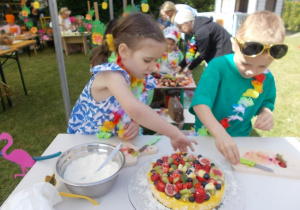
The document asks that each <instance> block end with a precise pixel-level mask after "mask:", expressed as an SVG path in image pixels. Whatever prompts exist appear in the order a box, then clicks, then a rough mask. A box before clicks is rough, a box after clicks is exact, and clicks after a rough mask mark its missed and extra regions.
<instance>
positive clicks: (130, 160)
mask: <svg viewBox="0 0 300 210" xmlns="http://www.w3.org/2000/svg"><path fill="white" fill-rule="evenodd" d="M106 143H108V144H111V145H114V146H117V145H118V144H119V143H120V142H111V141H108V142H106ZM130 148H132V149H134V151H137V152H138V151H139V149H140V147H136V146H134V145H133V144H132V143H130V142H124V141H123V147H122V148H121V150H122V152H123V153H124V155H125V158H126V162H125V167H126V166H133V165H136V164H137V161H138V158H139V157H141V156H143V155H152V154H156V153H157V152H158V148H157V146H155V145H150V146H148V147H147V148H146V149H145V150H144V151H143V152H138V154H137V155H136V156H135V155H133V153H129V152H128V150H129V149H130Z"/></svg>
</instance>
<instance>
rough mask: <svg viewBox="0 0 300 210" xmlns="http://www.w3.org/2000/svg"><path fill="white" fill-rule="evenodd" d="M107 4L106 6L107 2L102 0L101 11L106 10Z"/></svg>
mask: <svg viewBox="0 0 300 210" xmlns="http://www.w3.org/2000/svg"><path fill="white" fill-rule="evenodd" d="M107 7H108V4H107V0H104V2H102V9H107Z"/></svg>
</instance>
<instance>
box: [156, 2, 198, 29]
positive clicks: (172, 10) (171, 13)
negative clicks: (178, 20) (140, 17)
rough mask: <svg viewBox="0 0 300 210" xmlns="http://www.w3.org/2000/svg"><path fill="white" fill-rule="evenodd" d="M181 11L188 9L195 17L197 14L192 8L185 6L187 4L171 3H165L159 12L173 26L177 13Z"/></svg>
mask: <svg viewBox="0 0 300 210" xmlns="http://www.w3.org/2000/svg"><path fill="white" fill-rule="evenodd" d="M182 9H188V10H190V11H191V12H192V13H193V14H194V16H197V14H198V12H197V10H196V9H194V8H193V7H191V6H189V5H187V4H176V5H175V4H174V3H173V2H171V1H165V3H164V4H163V5H162V6H161V12H162V13H164V14H166V15H167V18H168V20H169V21H171V23H172V25H171V26H175V24H174V19H175V16H176V14H177V12H178V11H180V10H182Z"/></svg>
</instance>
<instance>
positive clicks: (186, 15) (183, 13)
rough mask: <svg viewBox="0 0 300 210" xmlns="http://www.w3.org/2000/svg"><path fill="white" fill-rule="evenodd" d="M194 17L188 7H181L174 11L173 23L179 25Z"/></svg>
mask: <svg viewBox="0 0 300 210" xmlns="http://www.w3.org/2000/svg"><path fill="white" fill-rule="evenodd" d="M194 19H195V15H194V13H193V12H192V11H191V10H188V9H181V10H179V11H178V12H177V13H176V16H175V18H174V23H175V24H176V25H181V24H184V23H187V22H190V21H193V20H194Z"/></svg>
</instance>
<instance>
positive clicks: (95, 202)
mask: <svg viewBox="0 0 300 210" xmlns="http://www.w3.org/2000/svg"><path fill="white" fill-rule="evenodd" d="M59 194H60V196H64V197H70V198H84V199H87V200H89V201H90V202H91V203H92V204H94V205H99V203H98V202H97V201H95V200H93V199H91V198H90V197H87V196H84V195H76V194H71V193H65V192H59Z"/></svg>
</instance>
